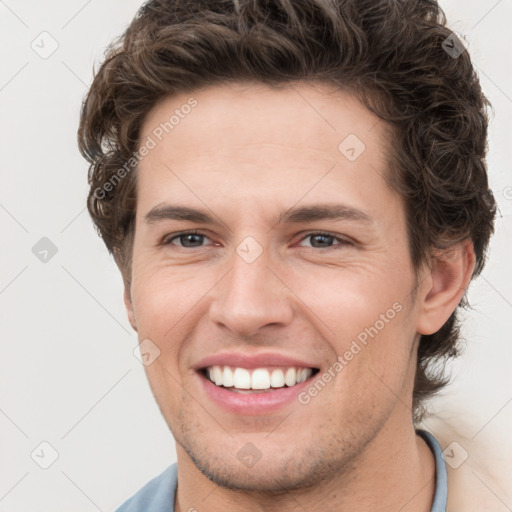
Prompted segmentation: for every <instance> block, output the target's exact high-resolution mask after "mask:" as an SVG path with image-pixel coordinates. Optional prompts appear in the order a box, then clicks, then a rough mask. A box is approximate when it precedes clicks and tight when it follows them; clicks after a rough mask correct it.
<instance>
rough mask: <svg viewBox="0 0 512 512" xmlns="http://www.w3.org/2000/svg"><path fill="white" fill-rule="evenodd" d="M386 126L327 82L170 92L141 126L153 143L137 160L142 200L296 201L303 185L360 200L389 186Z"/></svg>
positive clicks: (326, 195) (145, 137) (316, 191)
mask: <svg viewBox="0 0 512 512" xmlns="http://www.w3.org/2000/svg"><path fill="white" fill-rule="evenodd" d="M385 129H386V127H385V126H384V123H382V122H379V119H378V118H377V117H376V116H375V115H374V114H372V113H371V112H370V111H369V110H368V109H366V108H365V107H364V106H363V105H362V104H361V103H360V102H359V101H358V100H357V99H356V98H355V97H354V96H353V95H352V94H350V93H349V92H345V91H340V90H335V89H333V88H332V87H330V86H327V85H325V84H314V85H313V84H305V83H294V84H288V85H286V86H283V87H280V88H272V87H269V86H266V85H264V84H252V83H251V84H247V83H246V84H228V85H219V86H210V87H206V88H203V89H201V90H198V91H195V92H193V93H190V94H180V95H176V96H172V97H167V98H165V99H163V100H161V101H160V102H159V103H158V104H157V105H156V106H155V107H154V108H153V109H152V111H151V112H150V113H149V114H148V116H147V117H146V119H145V122H144V124H143V126H142V129H141V137H140V139H141V141H142V142H143V143H144V141H148V140H150V139H151V141H152V144H151V146H152V149H151V150H150V151H149V152H148V154H147V156H145V157H144V158H143V159H142V160H141V162H140V164H139V180H138V181H139V182H138V188H139V191H138V196H139V206H141V204H140V201H142V206H147V207H149V206H154V205H155V204H157V203H159V202H165V201H169V200H174V201H175V200H177V199H178V198H183V196H184V195H185V196H187V197H188V198H189V199H190V200H191V201H192V202H195V203H197V204H198V205H199V203H200V201H199V198H200V197H204V198H208V200H209V201H215V200H216V199H214V196H218V195H220V194H221V195H223V196H224V197H228V196H230V197H235V196H237V197H240V196H241V195H244V194H245V196H246V197H247V198H248V199H249V198H250V197H255V196H256V195H257V194H260V196H261V195H266V198H267V200H269V202H268V203H267V208H271V206H272V203H271V200H272V197H273V196H275V198H276V200H278V197H279V196H283V195H288V196H290V197H292V198H294V199H295V200H299V199H300V197H301V195H304V194H305V193H306V192H307V191H308V190H309V192H307V193H308V194H309V195H310V196H315V194H316V195H317V196H320V195H321V196H322V197H323V198H324V199H326V200H327V201H328V200H329V199H330V198H331V197H332V199H333V200H335V199H338V197H339V196H340V194H341V195H342V196H343V195H345V196H346V197H345V199H351V200H355V201H356V202H357V199H358V197H360V196H361V195H362V194H363V193H364V187H366V188H368V187H373V188H374V189H375V190H374V192H375V193H378V192H379V189H381V188H383V187H384V188H387V186H386V184H385V182H384V180H383V179H382V177H383V176H384V175H385V173H386V172H387V158H386V157H387V152H388V149H387V143H388V137H387V134H386V132H385ZM388 192H389V191H388ZM329 196H330V197H329ZM335 196H336V197H335ZM348 196H350V198H349V197H348ZM342 199H343V197H342ZM349 202H350V201H349ZM145 203H148V204H145ZM149 203H152V204H149ZM247 204H248V203H247Z"/></svg>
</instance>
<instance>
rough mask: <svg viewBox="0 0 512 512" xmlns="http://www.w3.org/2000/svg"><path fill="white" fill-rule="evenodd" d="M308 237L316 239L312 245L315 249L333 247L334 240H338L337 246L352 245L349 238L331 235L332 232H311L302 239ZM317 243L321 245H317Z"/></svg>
mask: <svg viewBox="0 0 512 512" xmlns="http://www.w3.org/2000/svg"><path fill="white" fill-rule="evenodd" d="M308 238H310V239H311V240H315V239H316V242H313V243H312V245H311V247H313V248H314V249H329V248H331V247H333V245H332V243H331V242H332V241H333V240H337V241H338V242H339V243H338V244H336V246H345V245H352V243H351V242H350V241H349V240H347V239H345V238H341V237H337V236H334V235H331V234H330V233H309V234H308V235H306V236H305V237H304V238H303V239H302V241H304V240H307V239H308ZM315 243H316V244H319V245H315Z"/></svg>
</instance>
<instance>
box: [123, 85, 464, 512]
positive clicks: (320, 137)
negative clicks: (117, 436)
mask: <svg viewBox="0 0 512 512" xmlns="http://www.w3.org/2000/svg"><path fill="white" fill-rule="evenodd" d="M190 97H193V98H195V99H196V100H197V102H198V103H197V106H196V107H195V108H194V109H193V110H192V111H191V112H190V114H188V115H187V116H186V117H185V118H184V119H182V120H180V123H179V124H178V125H176V126H175V127H174V129H173V130H172V131H171V132H170V133H169V134H168V135H166V136H165V137H164V138H163V140H162V141H161V142H159V143H158V144H157V146H156V147H155V148H154V149H152V150H151V151H150V152H149V154H148V155H147V156H146V157H145V158H144V159H143V160H142V161H141V163H140V165H139V169H138V177H137V179H138V190H137V215H136V228H135V237H134V246H133V265H132V273H131V276H129V278H127V279H126V281H125V284H126V288H125V303H126V308H127V312H128V317H129V319H130V322H131V324H132V326H133V328H134V329H135V330H137V332H138V336H139V339H140V340H144V339H146V338H149V339H150V340H151V341H152V342H153V343H154V344H155V345H157V346H158V348H159V349H160V351H161V353H160V356H159V357H158V358H157V359H156V360H155V361H154V362H153V363H152V364H151V365H149V366H147V367H146V372H147V377H148V380H149V383H150V386H151V389H152V391H153V394H154V396H155V399H156V401H157V403H158V405H159V407H160V410H161V412H162V415H163V417H164V418H165V421H166V422H167V424H168V426H169V428H170V430H171V432H172V434H173V436H174V438H175V440H176V444H177V445H176V450H177V457H178V481H179V485H178V490H177V495H176V503H175V506H176V510H178V511H179V510H181V511H185V510H189V509H190V508H194V509H197V510H199V511H200V512H203V511H214V510H215V511H218V510H223V511H231V510H237V511H239V510H251V511H253V510H267V511H269V510H270V511H273V510H279V511H280V512H287V511H296V510H297V511H298V510H308V511H316V510H322V511H325V510H343V511H361V510H372V511H377V510H378V511H393V512H396V511H397V510H401V511H402V512H406V511H413V510H414V511H416V512H418V511H426V512H427V511H429V510H430V507H431V504H432V498H433V494H434V483H435V466H434V460H433V456H432V454H431V452H430V450H429V449H428V447H427V446H426V444H425V443H424V441H423V440H422V439H421V438H419V437H418V436H416V435H415V431H414V426H413V423H412V412H411V404H412V390H413V380H414V372H415V365H416V349H417V343H418V340H419V336H420V334H430V333H433V332H435V331H437V330H438V329H439V328H440V327H441V326H442V325H443V323H444V322H445V321H446V320H447V319H448V317H449V316H450V314H451V312H452V311H453V310H454V309H455V307H456V306H457V304H458V302H459V301H460V299H461V297H462V295H463V293H464V290H465V288H466V287H467V285H468V282H469V279H470V276H471V272H472V269H473V266H474V253H473V249H472V245H471V243H469V242H462V243H460V244H458V245H456V246H454V247H453V248H452V249H451V250H450V251H449V252H446V253H438V254H437V255H436V258H435V259H433V260H432V261H431V262H430V265H429V266H424V267H422V268H421V269H419V271H418V277H417V276H416V273H415V269H414V268H413V266H412V263H411V258H410V254H409V249H408V239H407V232H406V218H405V213H404V207H403V204H402V201H401V198H400V196H399V195H398V194H397V193H396V192H395V191H394V190H392V189H391V188H390V187H389V186H388V185H387V183H386V181H385V180H384V178H383V177H384V176H385V175H386V172H387V159H386V155H387V151H388V149H386V148H388V147H391V148H392V142H391V141H392V139H391V138H390V135H389V133H388V132H387V131H386V126H385V125H384V123H382V122H379V120H378V119H377V118H376V117H375V116H374V115H373V114H372V113H370V112H369V111H368V110H367V109H366V108H365V107H364V106H363V105H361V104H360V103H359V102H358V101H357V100H356V99H355V98H354V97H353V96H351V95H350V94H349V93H348V92H342V91H339V90H338V91H335V90H333V89H331V88H329V87H328V86H326V85H322V84H316V85H313V84H305V83H295V84H293V85H291V86H290V85H288V86H286V87H284V88H281V89H272V88H269V87H267V86H265V85H262V84H231V85H221V86H210V87H207V88H204V89H201V90H198V91H195V92H194V93H193V94H183V95H178V96H174V97H171V98H165V99H164V100H163V101H161V102H159V103H158V104H157V105H156V106H155V107H154V108H153V110H152V111H151V112H150V113H149V114H148V115H147V117H146V119H145V122H144V125H143V127H142V131H141V140H145V139H146V137H147V136H150V135H151V134H152V132H153V130H154V129H155V127H157V126H158V125H159V124H160V123H161V122H165V121H166V120H168V119H169V116H170V115H172V113H173V112H174V110H175V109H177V108H178V109H179V108H180V106H181V105H183V104H185V103H186V102H187V100H188V99H189V98H190ZM349 134H355V135H356V136H357V137H358V138H359V139H360V140H361V141H362V142H363V143H364V144H365V150H364V151H363V152H362V153H361V154H360V156H359V157H358V158H357V159H356V160H354V161H350V160H348V159H347V158H346V157H345V156H344V155H343V154H342V153H341V152H340V151H339V149H338V146H339V144H340V143H341V142H342V141H343V140H344V139H345V137H347V135H349ZM163 204H171V205H180V206H188V207H193V208H198V209H201V210H204V211H205V212H207V213H210V214H211V215H213V216H214V217H215V219H216V220H218V221H219V224H203V223H196V222H191V221H183V220H171V219H163V220H162V219H161V220H158V221H154V222H147V221H146V219H145V217H146V215H147V214H148V212H150V211H151V210H152V209H153V208H155V207H156V206H161V205H163ZM315 204H343V205H345V206H348V207H350V208H354V209H357V210H359V211H362V212H364V213H365V214H366V215H367V216H368V217H369V219H370V220H369V221H362V220H354V219H331V220H326V219H323V220H318V221H315V222H312V223H307V224H306V223H293V224H292V223H282V224H276V222H275V218H276V217H277V216H278V215H279V214H280V213H282V212H285V211H287V210H288V209H290V208H292V207H298V206H311V205H315ZM189 230H197V231H198V232H199V233H200V234H201V235H204V237H201V236H199V237H197V236H196V237H181V238H180V237H179V236H177V234H179V233H182V232H184V231H189ZM318 232H324V233H325V232H327V233H329V234H330V235H331V237H329V236H328V237H327V238H323V237H322V236H316V237H315V236H311V235H313V234H315V233H318ZM247 236H251V237H253V238H254V239H255V240H256V241H257V243H258V244H259V245H260V247H261V249H262V252H261V254H260V255H259V256H258V257H257V258H256V259H255V261H253V262H251V263H248V262H247V261H245V260H244V259H243V258H241V257H240V256H239V255H238V254H237V252H236V248H237V247H238V246H239V244H240V243H241V242H242V241H243V240H244V239H245V238H246V237H247ZM173 237H174V238H173ZM164 242H167V243H164ZM187 245H188V246H187ZM395 303H399V304H400V305H401V306H402V310H401V311H400V312H399V313H397V314H396V316H395V317H394V318H393V319H392V320H390V321H389V322H388V323H386V324H385V327H384V328H382V329H381V330H380V331H379V333H378V335H377V336H375V337H374V338H373V339H371V340H370V342H369V343H368V344H367V346H366V347H364V348H363V349H362V350H361V351H360V352H359V353H358V354H357V356H355V357H354V358H353V359H352V360H351V361H350V362H349V363H348V364H347V365H346V366H345V367H344V368H343V370H342V371H341V372H339V373H337V374H336V377H335V378H333V379H332V380H331V382H329V383H328V385H327V386H325V388H324V389H323V390H322V391H321V392H320V393H318V395H317V396H315V397H314V398H313V399H312V400H311V401H310V402H309V403H308V404H306V405H303V404H301V403H299V402H298V401H293V403H292V404H291V405H289V406H286V407H284V408H283V409H281V410H279V411H278V412H275V413H272V414H256V415H239V414H234V413H232V412H227V411H225V410H224V409H221V408H220V407H219V406H217V405H216V404H214V403H213V402H211V400H210V399H209V398H208V397H207V396H206V394H205V393H204V390H203V389H202V386H201V385H200V384H201V383H200V380H199V377H198V375H197V373H196V372H195V371H194V370H193V369H192V367H193V366H194V364H197V363H198V362H199V361H200V359H202V358H203V357H205V356H207V355H211V354H215V353H217V352H220V351H226V350H237V351H242V352H246V353H251V354H255V353H259V352H263V351H268V350H271V351H274V352H277V353H280V354H285V355H291V356H295V357H299V358H301V359H303V360H306V361H312V362H315V365H316V366H318V367H319V368H320V369H321V372H320V374H319V375H321V374H322V372H324V371H325V370H326V369H327V368H329V367H331V366H332V365H333V363H334V362H335V361H336V358H337V356H338V355H342V354H344V353H345V352H346V351H347V350H348V349H349V348H350V344H351V342H352V341H353V340H354V339H355V338H356V337H357V335H358V334H359V333H361V332H362V331H364V329H365V328H366V327H368V326H371V325H375V323H376V321H377V320H378V319H379V318H381V316H380V315H381V314H385V313H386V311H387V310H389V309H390V308H392V305H393V304H395ZM248 442H251V443H253V445H255V446H256V447H257V449H258V451H259V452H260V453H261V459H260V460H259V461H258V462H257V463H256V464H255V465H254V466H252V467H250V468H249V467H246V466H245V465H244V464H242V463H241V461H240V460H239V459H238V458H237V453H238V451H239V450H240V449H241V448H242V447H243V446H244V445H245V444H246V443H248Z"/></svg>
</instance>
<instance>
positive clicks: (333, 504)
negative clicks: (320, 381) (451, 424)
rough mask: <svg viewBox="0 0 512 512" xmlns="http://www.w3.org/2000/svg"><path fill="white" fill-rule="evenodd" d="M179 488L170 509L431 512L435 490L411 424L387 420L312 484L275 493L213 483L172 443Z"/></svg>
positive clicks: (428, 458) (431, 467)
mask: <svg viewBox="0 0 512 512" xmlns="http://www.w3.org/2000/svg"><path fill="white" fill-rule="evenodd" d="M177 455H178V488H177V492H176V499H175V511H176V512H185V511H187V512H188V511H194V510H196V511H200V512H214V511H218V510H223V511H225V512H231V511H233V512H234V511H237V512H239V511H241V510H242V511H245V510H247V511H259V510H262V511H263V510H265V511H268V512H274V511H276V512H277V511H279V512H299V511H301V512H303V511H304V510H308V511H311V512H316V511H322V512H325V511H326V510H336V511H343V512H359V511H360V510H374V511H379V512H396V511H397V510H400V512H430V510H431V506H432V500H433V497H434V489H435V462H434V457H433V454H432V453H431V451H430V448H429V447H428V446H427V444H426V443H425V441H423V439H422V438H420V437H419V436H417V435H416V434H415V431H414V427H413V426H412V424H406V425H405V427H404V423H403V422H402V423H401V424H394V423H389V422H388V423H387V424H386V425H385V426H384V427H383V428H382V429H381V430H380V432H379V434H378V435H377V436H376V437H375V438H374V439H373V440H372V441H371V442H370V443H369V444H368V445H367V446H366V448H365V450H364V452H362V453H361V454H360V455H359V456H358V457H357V459H355V460H353V461H352V463H350V464H349V465H348V467H347V469H345V470H343V471H342V472H334V473H333V474H331V475H330V476H326V478H325V479H324V480H323V481H322V482H321V483H320V484H319V485H317V486H315V487H313V488H307V489H298V490H289V491H288V490H283V493H282V494H280V495H277V496H276V495H275V494H272V495H269V494H265V493H264V492H256V491H255V492H245V491H238V490H232V489H226V488H224V487H220V486H217V485H216V484H214V483H213V482H211V481H210V480H209V479H208V478H206V477H205V476H204V475H203V474H202V473H201V472H200V471H199V470H198V469H197V467H196V466H195V465H194V463H193V461H192V460H191V459H190V457H189V456H188V454H187V453H186V452H185V451H184V450H183V448H182V447H181V446H180V445H177Z"/></svg>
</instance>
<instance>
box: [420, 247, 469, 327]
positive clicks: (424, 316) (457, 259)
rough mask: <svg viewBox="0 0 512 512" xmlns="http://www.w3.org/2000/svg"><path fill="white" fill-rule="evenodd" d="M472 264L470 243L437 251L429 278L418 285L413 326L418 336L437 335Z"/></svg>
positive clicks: (457, 299) (462, 289)
mask: <svg viewBox="0 0 512 512" xmlns="http://www.w3.org/2000/svg"><path fill="white" fill-rule="evenodd" d="M475 260H476V258H475V251H474V249H473V243H472V242H471V241H470V240H464V241H462V242H459V243H457V244H455V245H454V246H451V247H450V248H449V249H444V250H441V251H438V252H437V253H436V254H435V255H434V256H433V258H432V261H431V269H430V272H429V276H428V277H427V278H426V279H424V280H423V281H422V283H421V284H420V295H419V298H420V304H419V314H418V320H417V326H416V330H417V332H418V333H419V334H433V333H435V332H437V331H438V330H439V329H441V327H442V326H443V324H444V323H445V322H446V321H447V320H448V318H449V317H450V315H451V314H452V313H453V312H454V311H455V308H456V307H457V306H458V304H459V302H460V301H461V299H462V297H463V295H464V292H465V291H466V289H467V287H468V285H469V282H470V280H471V276H472V274H473V269H474V268H475Z"/></svg>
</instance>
